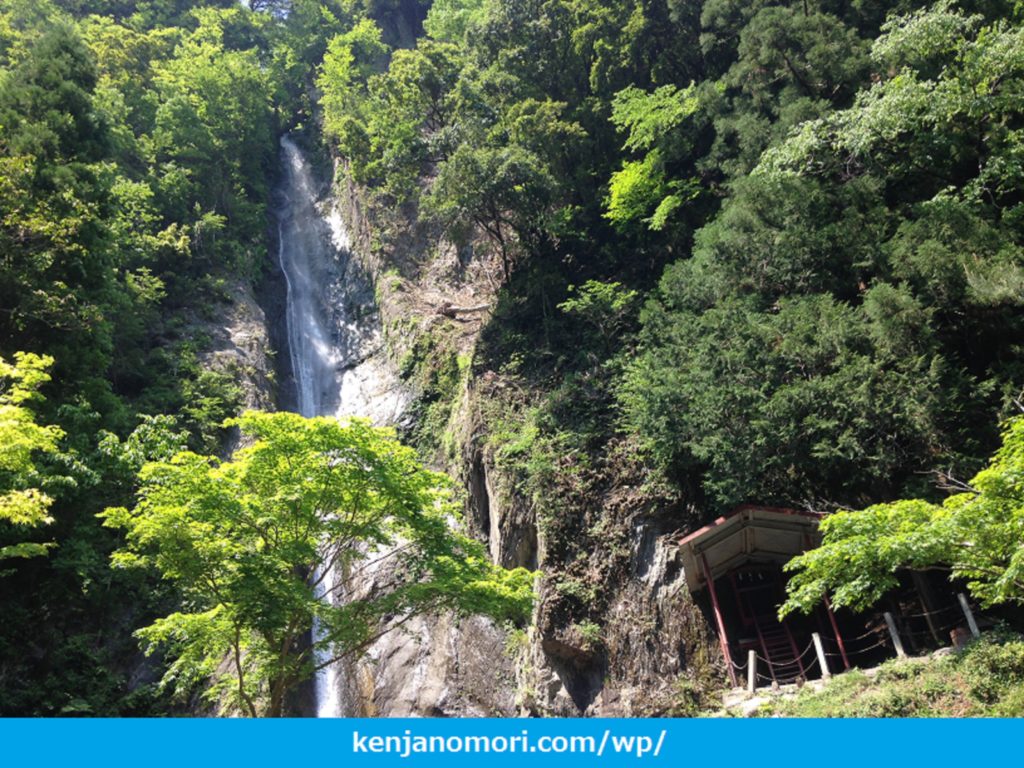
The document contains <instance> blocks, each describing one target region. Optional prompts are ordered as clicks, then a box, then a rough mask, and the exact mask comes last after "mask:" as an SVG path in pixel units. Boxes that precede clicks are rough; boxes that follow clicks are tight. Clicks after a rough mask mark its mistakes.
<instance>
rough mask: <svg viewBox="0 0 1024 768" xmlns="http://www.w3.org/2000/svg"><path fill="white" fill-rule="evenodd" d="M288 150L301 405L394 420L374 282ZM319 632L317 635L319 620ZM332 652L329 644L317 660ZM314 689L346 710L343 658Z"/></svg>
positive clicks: (287, 146) (288, 259)
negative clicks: (382, 356)
mask: <svg viewBox="0 0 1024 768" xmlns="http://www.w3.org/2000/svg"><path fill="white" fill-rule="evenodd" d="M281 150H282V151H281V157H282V163H283V166H284V167H283V171H284V173H283V177H282V181H281V184H280V186H279V188H278V205H277V206H276V208H275V216H276V218H277V222H278V242H279V251H278V258H279V261H280V265H281V271H282V272H283V273H284V277H285V280H286V282H287V304H286V324H287V332H288V350H289V354H290V358H291V365H292V372H293V375H294V378H295V390H296V404H295V406H296V410H298V412H299V413H301V414H302V415H303V416H331V415H333V416H337V417H339V418H340V417H343V416H350V415H362V416H368V417H370V418H372V419H373V420H374V421H375V422H376V423H389V422H393V421H395V420H396V418H397V416H398V415H399V414H400V413H401V411H402V409H403V407H404V405H405V402H406V398H405V396H404V393H403V392H402V390H401V388H400V387H399V386H397V381H396V378H395V376H394V375H393V374H392V373H391V372H390V371H389V370H388V369H387V366H386V365H385V364H384V363H383V362H381V361H380V360H379V359H378V357H379V356H378V355H376V354H375V353H376V352H377V351H378V350H379V347H380V342H379V328H378V323H377V320H376V315H375V314H374V312H373V289H372V286H371V285H370V282H369V280H368V279H367V278H366V277H365V276H363V275H361V274H358V272H357V270H356V269H355V268H354V267H353V265H352V262H351V260H350V258H349V252H348V249H349V245H350V239H349V236H348V232H347V231H346V229H345V226H344V223H343V220H342V217H341V216H340V214H339V213H338V212H337V211H336V210H333V209H329V210H327V211H326V212H325V210H324V207H323V205H322V204H321V203H320V201H319V190H318V185H317V184H316V182H315V180H314V177H313V173H312V170H311V168H310V165H309V162H308V161H307V159H306V157H305V155H304V154H303V152H302V150H301V149H300V148H299V147H298V146H297V145H296V144H295V142H294V141H292V139H291V138H290V137H288V136H283V137H282V138H281ZM320 575H321V574H319V573H318V574H316V577H319V576H320ZM336 579H337V577H336V574H335V573H333V572H330V573H328V574H326V576H325V577H324V579H323V580H322V582H321V583H320V586H319V593H320V595H321V596H323V595H324V594H330V593H332V592H333V590H334V587H335V585H336V584H337V580H336ZM335 597H336V596H335ZM313 632H314V637H318V636H319V635H318V632H319V627H316V626H314V628H313ZM329 657H330V656H329V652H328V651H327V650H323V651H321V652H319V653H318V658H317V663H318V664H320V663H322V662H323V661H325V660H326V659H327V658H329ZM315 695H316V711H317V716H318V717H340V716H341V715H343V714H344V712H343V711H342V709H343V707H342V679H341V665H339V664H332V665H329V666H327V667H325V668H324V669H322V670H320V671H319V672H318V673H317V676H316V680H315Z"/></svg>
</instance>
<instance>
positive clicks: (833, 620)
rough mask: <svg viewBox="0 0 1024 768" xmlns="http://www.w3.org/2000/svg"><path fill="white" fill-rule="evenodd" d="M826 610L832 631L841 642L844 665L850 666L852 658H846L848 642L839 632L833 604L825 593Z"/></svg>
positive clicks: (840, 652)
mask: <svg viewBox="0 0 1024 768" xmlns="http://www.w3.org/2000/svg"><path fill="white" fill-rule="evenodd" d="M825 610H826V611H827V612H828V620H829V622H830V623H831V624H832V631H833V632H835V634H836V642H837V643H839V655H840V656H842V657H843V666H844V667H845V668H846V669H849V668H850V660H849V659H848V658H846V644H845V643H843V636H842V635H841V634H839V624H837V623H836V615H835V614H834V613H832V604H831V603H830V602H829V601H828V595H825Z"/></svg>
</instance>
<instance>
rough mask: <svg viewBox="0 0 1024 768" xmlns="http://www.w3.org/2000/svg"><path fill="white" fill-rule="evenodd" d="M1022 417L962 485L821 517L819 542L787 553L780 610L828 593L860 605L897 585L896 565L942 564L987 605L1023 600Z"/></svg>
mask: <svg viewBox="0 0 1024 768" xmlns="http://www.w3.org/2000/svg"><path fill="white" fill-rule="evenodd" d="M1022 477H1024V417H1017V418H1015V419H1013V420H1011V421H1010V422H1009V423H1008V424H1007V426H1006V430H1005V432H1004V434H1003V445H1002V447H1001V448H1000V449H999V450H998V451H997V452H996V454H995V456H994V457H993V458H992V461H991V462H990V463H989V465H988V467H986V468H985V469H984V470H982V471H981V472H979V473H978V474H977V475H976V476H975V477H974V479H973V480H971V482H970V484H969V486H968V487H967V490H965V491H964V492H963V493H958V494H956V495H954V496H950V497H949V498H948V499H946V500H945V501H944V502H943V503H942V504H931V503H929V502H927V501H920V500H916V499H915V500H907V501H895V502H891V503H889V504H877V505H875V506H872V507H868V508H867V509H865V510H862V511H859V512H851V511H843V512H836V513H834V514H832V515H829V516H828V517H826V518H825V519H824V520H822V522H821V530H822V534H823V541H822V545H821V546H820V547H818V548H816V549H813V550H811V551H809V552H806V553H804V554H803V555H800V556H799V557H796V558H794V559H793V560H792V561H790V563H789V564H788V565H787V566H786V568H787V569H788V570H790V571H793V572H794V573H793V576H792V578H791V579H790V581H789V586H788V590H789V599H788V600H787V602H786V603H785V605H783V607H782V610H783V611H786V612H789V611H793V610H798V609H799V610H805V611H807V610H811V609H812V608H813V606H814V605H816V604H818V603H820V602H821V599H822V597H823V596H826V595H830V596H831V599H832V603H833V604H834V605H836V606H850V607H851V608H854V609H862V608H866V607H868V606H870V605H872V604H873V603H874V602H876V601H877V600H878V599H879V598H881V597H882V596H883V595H884V594H885V592H886V591H888V590H889V589H891V588H893V587H895V586H896V574H897V572H898V571H899V570H900V569H902V568H916V569H922V568H930V567H945V568H948V569H949V570H950V572H951V575H952V576H953V577H956V578H962V579H965V580H966V581H967V586H968V588H969V589H970V590H971V593H972V594H973V595H974V596H975V597H976V598H977V599H978V600H979V601H980V602H981V603H982V604H983V605H986V606H991V605H998V604H1001V603H1012V604H1020V603H1024V547H1022V546H1021V542H1022V541H1024V486H1022V484H1021V478H1022Z"/></svg>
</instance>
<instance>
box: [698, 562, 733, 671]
mask: <svg viewBox="0 0 1024 768" xmlns="http://www.w3.org/2000/svg"><path fill="white" fill-rule="evenodd" d="M700 562H701V565H702V566H703V568H704V580H705V581H707V583H708V589H709V590H710V591H711V607H712V608H714V611H715V622H716V623H717V624H718V644H719V645H720V646H721V647H722V656H723V657H724V658H725V666H726V669H728V670H729V681H730V682H731V683H732V685H733V688H735V687H736V686H737V685H738V683H737V682H736V670H735V668H733V665H732V654H730V653H729V636H728V634H726V631H725V622H724V621H723V620H722V609H721V607H720V606H719V604H718V593H717V592H716V591H715V580H714V579H713V578H712V577H711V569H710V568H708V559H707V557H705V556H704V553H703V552H701V553H700Z"/></svg>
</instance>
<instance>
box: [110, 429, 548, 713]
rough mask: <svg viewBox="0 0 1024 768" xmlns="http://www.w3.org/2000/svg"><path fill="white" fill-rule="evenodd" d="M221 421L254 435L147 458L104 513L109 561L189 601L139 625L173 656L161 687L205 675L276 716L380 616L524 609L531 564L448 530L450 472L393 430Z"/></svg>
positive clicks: (190, 684)
mask: <svg viewBox="0 0 1024 768" xmlns="http://www.w3.org/2000/svg"><path fill="white" fill-rule="evenodd" d="M230 423H231V424H232V425H234V426H237V427H239V428H240V430H241V432H242V435H243V436H245V437H247V438H252V440H253V442H252V444H251V445H249V446H247V447H245V448H242V449H240V450H238V451H236V452H235V454H234V455H233V456H232V457H231V459H230V460H226V461H219V460H217V459H216V458H214V457H210V456H202V455H199V454H195V453H191V452H188V451H185V452H180V453H177V454H175V455H173V456H171V457H170V458H168V459H166V460H164V461H158V462H152V463H148V464H146V465H145V466H144V467H143V468H142V470H141V472H140V475H139V481H140V488H139V492H138V501H137V503H136V504H135V506H134V507H133V508H131V509H128V508H124V507H121V508H112V509H108V510H107V511H106V512H104V513H103V515H102V517H103V519H104V524H105V525H107V526H111V527H115V528H121V529H124V531H125V535H126V545H125V546H124V547H123V548H121V549H119V550H118V551H117V552H115V553H114V555H113V563H114V565H115V566H117V567H139V566H148V567H152V568H155V569H156V570H157V571H158V572H159V573H160V574H161V576H162V577H163V578H165V579H169V580H172V581H174V582H175V583H176V584H177V585H178V586H179V587H180V589H181V592H182V596H183V600H184V605H183V608H182V610H180V611H175V612H174V613H171V614H170V615H168V616H165V617H162V618H160V619H158V620H157V621H155V622H154V623H153V624H151V625H149V626H148V627H145V628H143V629H141V630H139V632H138V635H139V637H140V638H141V639H142V640H143V641H144V642H145V643H146V645H147V647H148V648H149V650H150V652H152V650H154V649H155V648H158V647H163V648H166V650H167V651H168V652H169V653H170V654H171V655H172V656H173V657H174V659H175V660H174V662H173V663H172V664H171V665H170V666H169V667H168V669H167V672H166V674H165V676H164V683H165V685H168V686H171V687H173V688H174V689H175V690H176V691H177V692H178V693H179V694H187V693H190V692H191V691H192V690H193V689H194V688H195V686H197V685H198V684H200V683H204V682H205V681H207V680H208V679H210V678H212V679H213V680H214V681H215V683H214V684H213V685H212V686H210V687H209V688H207V689H206V692H205V695H206V696H207V697H208V698H209V699H211V700H213V701H228V702H231V703H232V704H233V706H234V707H235V708H236V709H237V711H239V712H241V713H244V714H246V715H250V716H253V717H255V716H257V715H266V716H280V715H282V714H283V712H284V705H285V701H286V696H287V694H288V693H290V692H291V691H292V690H293V689H294V687H295V686H296V685H297V684H299V683H300V682H302V681H303V680H305V679H307V678H308V677H310V676H311V675H312V674H313V673H314V671H315V670H316V669H317V668H321V667H323V666H325V665H326V664H329V663H331V662H332V661H337V660H338V659H339V658H341V657H344V656H352V655H354V654H358V653H359V652H360V651H362V650H363V649H364V648H365V647H366V646H367V645H368V644H369V643H370V642H371V641H372V640H373V639H375V638H376V637H377V636H378V634H379V633H380V632H381V631H382V626H383V627H384V628H385V629H387V628H390V627H392V626H394V624H395V623H397V624H401V623H403V622H404V621H405V620H407V619H408V618H410V617H412V616H415V615H417V614H419V613H422V612H425V611H437V610H442V609H452V610H456V611H460V612H466V613H482V614H486V615H489V616H492V617H494V618H496V619H499V620H515V621H522V620H524V619H525V618H526V616H527V615H528V613H529V608H530V604H531V600H532V576H531V574H530V573H529V572H528V571H526V570H524V569H515V570H512V571H505V570H503V569H501V568H497V567H495V566H492V565H490V563H489V561H488V560H487V558H486V555H485V552H484V550H483V548H482V547H481V546H480V545H479V544H478V543H477V542H475V541H474V540H472V539H469V538H467V537H465V536H463V535H460V534H459V533H457V532H455V531H454V530H453V529H452V528H451V527H450V523H451V521H452V519H453V518H454V517H455V516H456V515H457V510H458V506H457V505H456V504H455V500H454V496H453V488H452V484H451V481H450V480H448V478H447V477H446V476H445V475H442V474H439V473H436V472H431V471H429V470H426V469H424V468H423V467H422V466H421V465H420V464H419V461H418V459H417V458H416V453H415V451H414V450H413V449H412V448H409V447H406V446H402V445H401V444H400V443H399V442H398V441H397V440H396V439H395V435H394V432H393V431H392V430H389V429H384V428H376V427H372V426H370V424H369V422H367V421H365V420H362V419H351V420H348V421H345V422H341V423H339V422H338V421H337V420H335V419H332V418H314V419H305V418H303V417H301V416H298V415H296V414H290V413H274V414H266V413H258V412H247V413H245V414H243V415H242V416H241V417H239V418H238V419H233V420H232V421H231V422H230ZM383 561H391V562H390V563H388V566H387V567H388V578H387V579H386V583H382V584H380V585H378V588H376V589H374V590H372V591H371V592H370V593H369V594H362V593H361V592H360V591H359V589H358V585H359V584H360V576H362V577H364V578H368V576H369V574H371V573H373V572H374V571H375V570H376V569H379V568H380V567H381V566H382V562H383ZM332 574H333V575H332ZM314 621H316V622H317V623H318V627H319V630H318V632H317V635H316V637H315V638H314V641H313V643H312V644H311V645H310V644H307V643H305V640H306V638H308V636H309V633H310V631H311V630H312V628H313V623H314ZM389 622H390V623H389ZM225 658H228V659H230V660H231V665H232V666H231V674H229V675H228V674H222V673H220V672H219V671H218V669H219V668H220V667H221V665H222V664H223V662H224V659H225Z"/></svg>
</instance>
